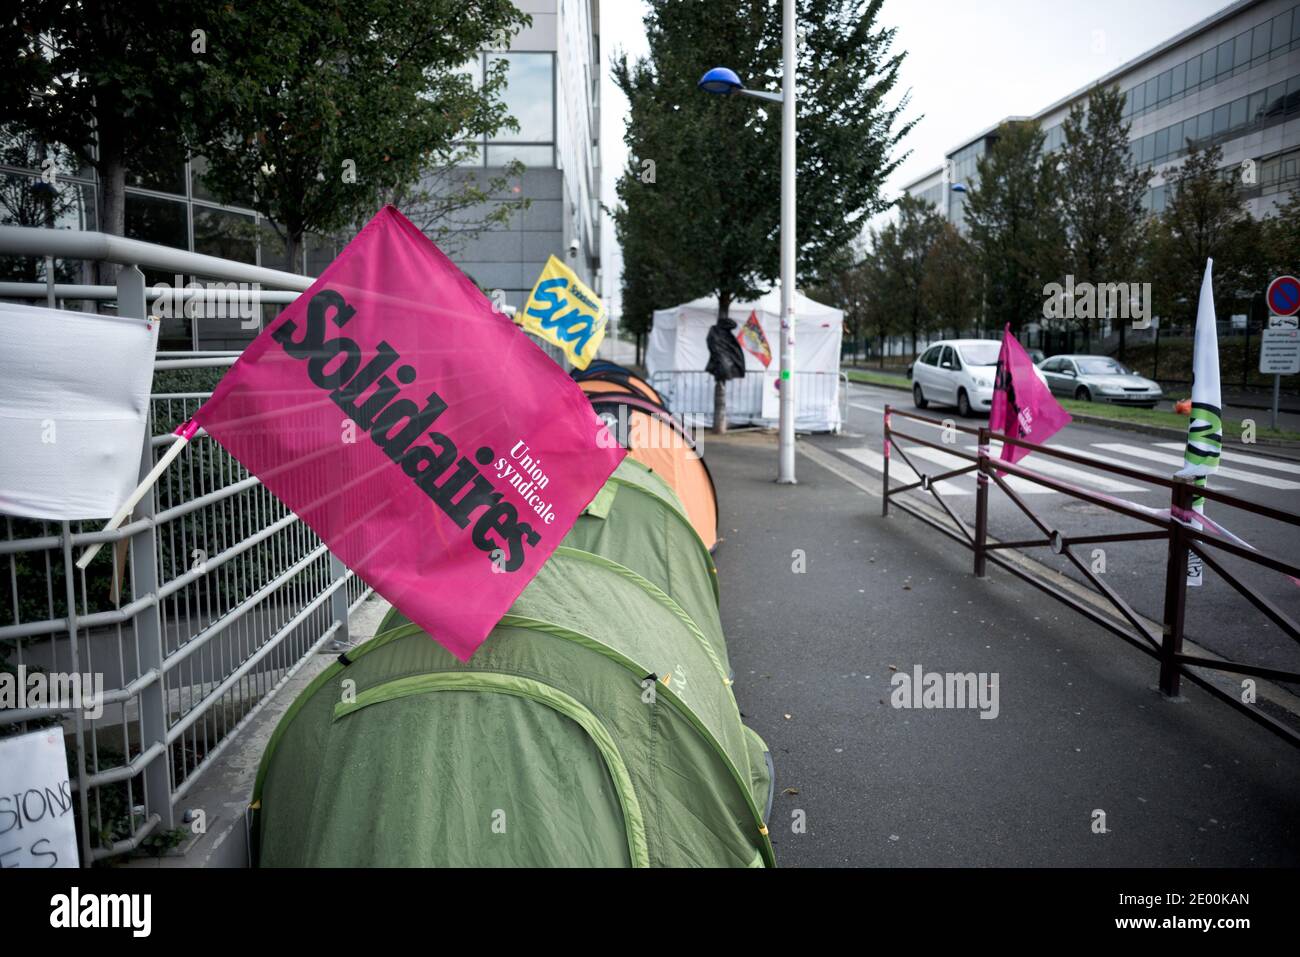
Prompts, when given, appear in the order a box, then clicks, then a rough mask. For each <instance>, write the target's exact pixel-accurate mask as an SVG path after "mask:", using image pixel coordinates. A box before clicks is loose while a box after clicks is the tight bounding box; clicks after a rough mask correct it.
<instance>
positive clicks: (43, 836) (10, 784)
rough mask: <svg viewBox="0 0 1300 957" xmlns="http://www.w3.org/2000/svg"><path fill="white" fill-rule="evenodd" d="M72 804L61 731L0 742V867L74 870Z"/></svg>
mask: <svg viewBox="0 0 1300 957" xmlns="http://www.w3.org/2000/svg"><path fill="white" fill-rule="evenodd" d="M72 804H73V801H72V784H71V782H70V781H69V780H68V755H67V751H66V750H65V749H64V746H63V732H62V730H61V729H59V728H44V729H42V730H40V731H33V732H32V733H30V734H22V735H16V736H14V737H12V738H0V868H11V867H47V868H48V867H77V866H78V860H77V832H76V828H75V826H74V824H73V812H72Z"/></svg>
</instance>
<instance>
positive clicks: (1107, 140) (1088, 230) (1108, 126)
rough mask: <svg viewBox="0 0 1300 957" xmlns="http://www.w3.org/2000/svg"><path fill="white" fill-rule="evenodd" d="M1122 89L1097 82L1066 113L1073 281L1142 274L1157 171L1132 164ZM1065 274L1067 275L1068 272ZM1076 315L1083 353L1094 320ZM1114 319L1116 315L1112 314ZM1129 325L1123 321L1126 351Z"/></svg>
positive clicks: (1064, 215)
mask: <svg viewBox="0 0 1300 957" xmlns="http://www.w3.org/2000/svg"><path fill="white" fill-rule="evenodd" d="M1123 117H1124V95H1123V94H1122V93H1121V92H1120V90H1119V87H1118V86H1114V87H1111V88H1110V89H1106V88H1104V87H1100V86H1098V87H1094V88H1093V89H1092V90H1091V91H1090V92H1089V93H1088V101H1087V105H1086V107H1085V105H1084V103H1082V102H1079V101H1076V102H1075V103H1074V104H1073V105H1072V106H1071V107H1070V113H1069V116H1067V117H1066V118H1065V122H1064V124H1063V129H1064V132H1065V146H1064V148H1063V150H1062V151H1061V153H1060V155H1059V163H1058V170H1059V172H1060V189H1061V197H1060V198H1061V206H1060V209H1061V219H1062V220H1063V222H1064V224H1065V239H1066V244H1067V248H1066V268H1067V270H1068V271H1069V272H1070V274H1071V275H1073V276H1074V279H1075V282H1088V283H1093V284H1100V283H1106V282H1128V281H1132V280H1133V279H1134V278H1136V277H1135V276H1134V275H1133V274H1132V268H1133V265H1134V260H1135V257H1136V254H1137V251H1138V249H1139V248H1140V243H1141V238H1142V234H1143V230H1142V223H1143V220H1144V219H1145V216H1146V213H1145V211H1144V210H1143V207H1142V200H1143V198H1144V197H1145V195H1146V191H1147V187H1148V186H1149V185H1150V183H1151V169H1150V167H1147V168H1146V169H1139V168H1136V167H1133V168H1130V166H1129V129H1130V124H1128V123H1125V122H1124V119H1123ZM1062 278H1063V277H1062ZM1094 318H1095V319H1098V320H1100V319H1101V318H1102V317H1100V316H1097V317H1091V316H1089V317H1084V318H1077V319H1076V320H1075V321H1076V322H1078V324H1079V325H1080V326H1082V328H1083V342H1084V351H1085V352H1088V351H1090V349H1091V342H1092V328H1093V320H1094ZM1107 318H1113V317H1107ZM1123 331H1124V326H1123V325H1121V326H1120V336H1121V339H1120V342H1121V349H1122V348H1123V345H1122V343H1123Z"/></svg>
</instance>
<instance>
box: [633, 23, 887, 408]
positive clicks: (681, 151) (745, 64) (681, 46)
mask: <svg viewBox="0 0 1300 957" xmlns="http://www.w3.org/2000/svg"><path fill="white" fill-rule="evenodd" d="M648 7H649V12H648V14H647V16H646V20H645V23H646V35H647V40H648V42H649V56H648V57H647V58H645V59H642V60H638V61H637V62H635V63H632V62H629V61H628V60H627V58H626V57H619V58H616V60H615V64H614V76H615V80H616V81H617V82H618V84H619V86H620V88H621V89H622V90H623V92H624V94H625V95H626V96H627V98H628V101H629V103H630V104H631V111H630V116H629V122H628V128H627V133H626V137H625V138H626V141H627V144H628V148H629V153H630V155H631V157H632V158H633V160H632V163H631V164H629V168H628V170H626V171H625V172H624V175H623V177H622V180H621V182H620V186H619V195H620V198H621V199H622V201H623V205H624V208H625V210H626V213H625V214H624V216H623V219H622V222H623V224H624V225H623V229H624V233H623V235H624V236H631V233H632V231H638V230H650V231H651V233H650V234H647V235H645V236H644V237H643V239H642V245H641V249H642V250H644V251H645V252H644V254H643V255H638V256H634V257H632V258H629V259H627V260H625V264H624V269H625V271H626V270H628V269H636V268H641V269H647V270H652V271H654V272H655V273H656V274H657V276H658V278H657V279H656V280H655V281H654V282H653V283H652V282H650V281H648V280H647V279H646V278H645V277H636V278H634V279H632V281H631V284H633V285H635V284H640V285H641V287H642V288H654V289H655V290H656V291H664V290H692V291H694V293H695V295H701V294H705V293H711V294H712V295H714V296H716V297H717V299H718V324H719V327H721V328H723V329H725V328H726V327H727V325H728V324H730V323H731V322H732V320H731V319H730V309H731V304H732V303H733V302H735V301H737V300H741V299H748V298H753V297H756V296H757V295H759V294H760V292H761V291H762V289H763V288H764V287H765V286H766V285H767V284H769V283H771V282H772V281H773V280H775V279H776V277H777V275H778V273H779V263H780V252H779V244H778V234H779V223H780V133H781V129H780V127H781V120H780V112H779V109H777V108H766V109H765V108H758V107H756V106H755V105H754V104H753V103H750V102H748V101H736V100H734V99H732V98H730V97H718V96H709V95H707V94H703V93H701V92H700V91H699V90H698V89H697V88H696V86H695V84H696V81H697V80H698V78H699V75H700V72H701V69H702V67H703V66H707V65H711V64H719V63H726V64H727V65H729V66H731V67H732V68H733V69H735V70H736V71H737V72H738V73H739V74H740V75H741V76H742V77H743V78H744V79H745V82H746V83H747V84H748V85H749V86H751V87H753V88H755V89H763V88H767V89H773V88H776V87H778V86H779V80H780V74H781V42H780V30H781V16H780V10H779V8H778V7H777V5H776V4H774V3H772V2H771V0H735V2H732V3H729V4H707V3H682V2H680V0H649V3H648ZM879 9H880V2H879V0H874V2H870V3H864V2H862V0H798V16H799V22H800V23H801V24H802V25H803V26H804V27H805V30H806V33H805V39H804V44H803V46H802V48H801V50H800V53H799V57H800V63H801V64H802V72H801V73H800V84H801V90H800V95H799V98H798V101H797V106H798V118H797V121H796V122H797V125H798V128H799V143H800V149H799V153H798V164H799V168H798V176H799V196H798V209H797V213H796V215H797V218H798V239H797V243H796V246H797V250H798V270H799V273H800V275H801V276H802V277H803V278H804V279H805V280H806V281H813V280H816V279H817V278H819V276H818V271H819V269H822V268H824V267H825V264H826V263H828V262H829V261H830V257H831V254H832V253H833V252H834V251H835V250H837V249H839V248H841V247H843V246H844V245H846V244H847V243H848V242H849V240H850V239H851V238H853V237H854V236H855V235H857V233H858V232H859V231H860V228H861V222H862V220H863V218H864V217H865V216H869V215H871V214H872V213H874V212H876V211H878V210H879V209H880V208H883V206H884V205H885V204H884V203H883V202H882V201H881V200H880V194H879V190H880V184H881V182H882V181H883V180H884V179H885V178H886V177H888V176H889V175H890V173H892V172H893V170H894V168H895V166H896V165H897V162H898V161H897V160H890V159H889V156H890V155H891V154H892V152H893V150H894V147H895V146H896V144H897V142H898V139H899V137H900V136H902V135H903V134H904V133H905V132H906V131H907V130H908V129H910V124H907V125H904V126H901V127H897V124H898V115H899V111H900V110H901V109H902V108H904V107H905V104H906V99H905V98H903V102H901V103H899V104H898V105H897V106H894V107H890V106H888V105H887V104H886V102H885V101H886V100H887V99H888V98H889V97H890V96H891V95H892V93H893V89H894V86H895V84H896V82H897V74H898V68H899V64H900V63H901V61H902V54H894V55H891V54H890V52H889V48H890V46H891V44H892V42H893V31H892V30H882V29H878V28H877V27H876V25H875V19H876V16H877V14H878V12H879ZM896 127H897V128H896ZM646 163H649V164H651V165H650V167H648V168H647V167H646V166H645V164H646ZM648 170H652V171H653V177H652V178H651V180H649V181H645V180H643V177H644V176H645V174H646V172H647V171H648ZM640 207H644V208H640ZM625 241H626V240H625ZM633 241H635V238H634V239H633ZM651 246H658V247H662V248H659V249H655V250H654V251H653V252H651V251H650V247H651ZM625 281H626V280H625ZM656 284H657V285H656ZM670 303H671V300H670V301H669V302H662V303H659V304H660V305H669V304H670ZM714 395H715V410H714V419H715V427H725V421H726V415H725V411H726V410H725V392H724V391H723V389H722V387H721V384H720V383H719V384H718V387H717V388H715V392H714Z"/></svg>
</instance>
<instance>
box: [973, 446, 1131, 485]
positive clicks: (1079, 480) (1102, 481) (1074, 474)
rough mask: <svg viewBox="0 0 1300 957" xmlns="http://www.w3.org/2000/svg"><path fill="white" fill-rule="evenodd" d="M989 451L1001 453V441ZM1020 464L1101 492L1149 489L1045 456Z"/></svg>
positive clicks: (994, 454) (996, 454)
mask: <svg viewBox="0 0 1300 957" xmlns="http://www.w3.org/2000/svg"><path fill="white" fill-rule="evenodd" d="M966 448H967V449H969V450H970V451H972V452H973V451H975V448H976V447H975V446H974V445H968V446H966ZM989 453H990V454H991V455H992V456H993V457H994V458H999V457H1000V456H1001V454H1002V443H1001V442H990V443H989ZM1020 464H1021V465H1024V466H1025V467H1026V468H1029V469H1033V470H1034V471H1035V472H1042V473H1043V474H1044V475H1052V476H1055V477H1056V478H1062V479H1066V480H1067V481H1069V482H1071V483H1073V484H1075V485H1082V486H1084V487H1085V488H1089V487H1091V488H1094V489H1098V490H1100V491H1102V492H1146V491H1150V489H1149V488H1148V487H1146V486H1142V485H1130V484H1129V483H1127V482H1120V481H1117V480H1116V479H1113V478H1107V477H1106V476H1104V475H1096V474H1094V473H1092V472H1085V471H1084V470H1083V469H1081V468H1076V467H1075V466H1072V465H1066V464H1064V463H1062V462H1058V461H1056V460H1055V459H1052V458H1049V457H1047V456H1045V455H1044V456H1038V455H1036V456H1034V457H1033V458H1032V459H1029V460H1025V459H1021V460H1020Z"/></svg>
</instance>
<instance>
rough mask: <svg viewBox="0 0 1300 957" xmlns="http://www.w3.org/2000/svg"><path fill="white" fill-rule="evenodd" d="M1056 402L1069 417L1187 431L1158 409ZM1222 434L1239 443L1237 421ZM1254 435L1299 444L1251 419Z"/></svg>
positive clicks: (1226, 423)
mask: <svg viewBox="0 0 1300 957" xmlns="http://www.w3.org/2000/svg"><path fill="white" fill-rule="evenodd" d="M1057 401H1058V402H1060V403H1061V405H1062V406H1063V407H1064V408H1065V410H1066V411H1067V412H1069V413H1071V414H1077V415H1089V416H1092V417H1094V418H1099V419H1110V420H1111V421H1113V422H1131V423H1133V424H1135V425H1160V426H1164V427H1165V428H1168V429H1177V430H1178V431H1179V432H1186V431H1187V416H1185V415H1179V414H1178V413H1177V412H1165V411H1163V410H1162V409H1136V408H1133V407H1131V406H1125V405H1107V404H1105V403H1100V402H1077V401H1075V400H1074V399H1058V400H1057ZM1223 431H1224V435H1225V437H1226V438H1229V439H1239V438H1240V436H1241V434H1242V424H1241V420H1240V419H1224V420H1223ZM1255 435H1256V436H1257V437H1258V438H1261V439H1274V440H1276V441H1281V442H1300V432H1289V431H1287V430H1286V429H1270V428H1268V427H1267V426H1265V425H1263V424H1262V423H1261V422H1260V420H1259V419H1255Z"/></svg>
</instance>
